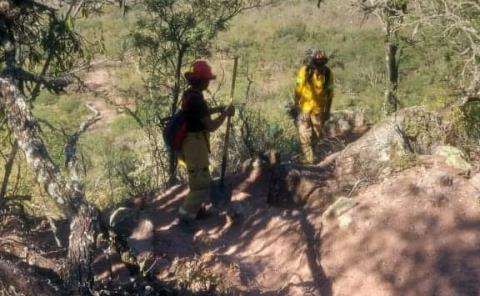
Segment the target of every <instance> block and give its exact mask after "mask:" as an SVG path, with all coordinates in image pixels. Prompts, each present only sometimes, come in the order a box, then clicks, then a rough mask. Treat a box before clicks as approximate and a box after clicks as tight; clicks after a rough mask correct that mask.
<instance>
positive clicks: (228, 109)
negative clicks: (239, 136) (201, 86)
mask: <svg viewBox="0 0 480 296" xmlns="http://www.w3.org/2000/svg"><path fill="white" fill-rule="evenodd" d="M224 112H225V114H226V115H227V116H234V115H235V106H233V105H232V104H230V105H228V106H227V107H226V108H225V111H224Z"/></svg>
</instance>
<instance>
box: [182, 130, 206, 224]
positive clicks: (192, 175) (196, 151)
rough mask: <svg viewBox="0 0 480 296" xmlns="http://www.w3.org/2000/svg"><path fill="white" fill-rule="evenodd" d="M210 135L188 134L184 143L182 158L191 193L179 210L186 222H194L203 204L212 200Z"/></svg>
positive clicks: (201, 133)
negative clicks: (209, 156) (209, 158)
mask: <svg viewBox="0 0 480 296" xmlns="http://www.w3.org/2000/svg"><path fill="white" fill-rule="evenodd" d="M207 137H208V135H207V134H206V133H204V132H199V133H188V134H187V137H186V138H185V140H184V141H183V144H182V150H181V157H182V158H183V161H184V162H185V164H186V167H187V172H188V187H189V192H188V194H187V197H186V199H185V201H184V202H183V204H182V205H181V207H180V209H179V215H180V218H181V219H184V220H194V219H195V218H196V217H197V214H198V211H199V210H200V208H201V207H202V204H203V203H206V202H208V201H209V198H210V180H211V178H210V171H209V161H208V154H209V146H208V138H207Z"/></svg>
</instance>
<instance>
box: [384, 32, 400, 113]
mask: <svg viewBox="0 0 480 296" xmlns="http://www.w3.org/2000/svg"><path fill="white" fill-rule="evenodd" d="M385 37H386V42H385V62H386V66H387V76H388V85H387V89H386V90H385V102H384V110H385V115H390V114H392V113H394V112H396V111H397V109H398V98H397V88H398V63H397V51H398V46H397V44H396V42H395V41H393V39H395V38H396V37H395V33H393V32H392V31H391V30H390V28H389V26H388V25H387V28H386V36H385Z"/></svg>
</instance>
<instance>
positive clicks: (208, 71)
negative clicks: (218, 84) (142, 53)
mask: <svg viewBox="0 0 480 296" xmlns="http://www.w3.org/2000/svg"><path fill="white" fill-rule="evenodd" d="M185 78H187V79H200V80H212V79H215V78H217V76H216V75H214V74H213V73H212V67H210V65H209V64H208V63H207V61H205V60H196V61H194V62H193V64H192V69H191V70H190V71H188V72H186V73H185Z"/></svg>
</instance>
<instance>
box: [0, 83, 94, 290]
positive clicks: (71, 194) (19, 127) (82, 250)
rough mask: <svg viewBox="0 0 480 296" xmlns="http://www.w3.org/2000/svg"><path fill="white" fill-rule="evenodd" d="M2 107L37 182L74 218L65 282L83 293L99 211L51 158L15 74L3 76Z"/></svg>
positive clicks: (89, 279) (88, 283)
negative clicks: (15, 79) (65, 176)
mask: <svg viewBox="0 0 480 296" xmlns="http://www.w3.org/2000/svg"><path fill="white" fill-rule="evenodd" d="M0 95H1V96H0V109H3V110H4V112H5V115H6V118H7V124H8V126H9V128H10V130H11V131H12V134H13V136H14V138H15V139H16V141H17V143H18V146H19V147H20V149H21V150H22V151H23V152H24V153H25V157H26V159H27V162H28V163H29V164H30V165H31V166H32V167H33V171H34V174H35V177H36V179H37V182H38V183H39V184H40V185H41V186H43V188H44V189H45V191H46V192H47V193H48V194H49V196H50V197H51V198H53V199H54V200H55V202H56V203H57V204H58V206H59V208H60V209H61V210H62V211H63V213H64V214H65V215H66V216H67V217H68V218H69V219H70V220H71V227H70V228H71V234H70V245H69V251H68V260H67V266H66V272H65V275H66V279H65V283H67V284H68V285H69V287H68V289H69V290H70V291H72V294H81V293H82V292H83V291H85V287H90V286H91V283H92V281H93V278H92V273H91V271H90V268H91V267H90V262H91V251H92V250H93V248H94V241H95V240H94V238H95V237H96V233H95V232H96V230H97V227H96V224H97V222H98V221H99V220H98V219H97V217H98V213H97V212H96V211H94V210H93V209H92V208H91V206H90V205H89V204H88V203H87V201H86V198H85V195H84V192H83V191H81V190H76V188H78V187H77V186H75V184H73V183H71V182H70V183H67V182H66V181H65V179H64V178H63V177H62V175H61V174H60V172H59V170H58V168H57V166H56V165H55V163H54V162H53V161H52V159H51V158H50V155H49V154H48V151H47V148H46V147H45V145H44V143H43V141H42V139H41V138H40V136H39V133H38V124H37V120H36V119H35V117H34V116H33V114H32V111H31V108H30V105H29V104H28V103H27V101H26V100H25V97H24V96H23V95H22V94H21V92H20V91H19V89H18V87H17V86H16V84H15V82H14V80H13V79H11V78H5V77H1V78H0Z"/></svg>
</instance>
